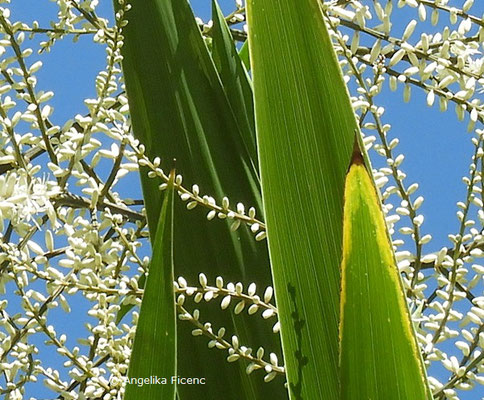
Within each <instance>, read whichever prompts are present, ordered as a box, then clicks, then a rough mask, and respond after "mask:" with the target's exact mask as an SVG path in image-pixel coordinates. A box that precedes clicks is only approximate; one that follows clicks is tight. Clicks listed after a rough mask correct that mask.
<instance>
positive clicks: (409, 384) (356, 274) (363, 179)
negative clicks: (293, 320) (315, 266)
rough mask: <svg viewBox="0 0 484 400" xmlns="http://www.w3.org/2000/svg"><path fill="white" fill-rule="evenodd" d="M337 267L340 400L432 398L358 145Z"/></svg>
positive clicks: (348, 181) (348, 186) (349, 179)
mask: <svg viewBox="0 0 484 400" xmlns="http://www.w3.org/2000/svg"><path fill="white" fill-rule="evenodd" d="M341 270H342V281H341V313H340V316H341V320H340V346H341V350H340V351H341V354H340V362H341V369H340V373H341V400H359V399H374V400H379V399H380V400H386V399H395V400H407V399H432V395H431V392H430V389H429V387H428V384H427V380H426V375H425V368H424V365H423V362H422V359H421V356H420V352H419V349H418V344H417V340H416V337H415V334H414V331H413V327H412V323H411V319H410V314H409V312H408V309H407V304H406V300H405V295H404V291H403V285H402V282H401V279H400V274H399V272H398V268H397V265H396V262H395V257H394V254H393V250H392V245H391V241H390V238H389V235H388V233H387V228H386V225H385V220H384V216H383V212H382V210H381V203H380V199H379V197H378V194H377V191H376V188H375V186H374V183H373V180H372V178H371V176H370V175H369V173H368V170H367V169H366V167H365V165H364V162H363V158H362V155H361V152H360V150H359V147H358V146H357V143H356V142H355V151H354V155H353V160H352V163H351V166H350V169H349V171H348V175H347V177H346V185H345V205H344V223H343V260H342V263H341Z"/></svg>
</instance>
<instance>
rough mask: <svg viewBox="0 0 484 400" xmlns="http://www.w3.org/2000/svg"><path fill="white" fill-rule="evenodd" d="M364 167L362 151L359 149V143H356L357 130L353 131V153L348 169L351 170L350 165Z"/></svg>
mask: <svg viewBox="0 0 484 400" xmlns="http://www.w3.org/2000/svg"><path fill="white" fill-rule="evenodd" d="M354 164H356V165H363V166H365V167H366V165H365V159H364V158H363V151H362V150H361V147H360V142H359V141H358V130H357V129H355V140H354V142H353V153H352V155H351V160H350V165H349V166H348V169H349V168H351V166H352V165H354Z"/></svg>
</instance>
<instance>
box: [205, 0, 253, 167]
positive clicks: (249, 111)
mask: <svg viewBox="0 0 484 400" xmlns="http://www.w3.org/2000/svg"><path fill="white" fill-rule="evenodd" d="M212 20H213V27H212V57H213V60H214V63H215V67H216V68H217V71H218V73H219V76H220V80H221V81H222V84H223V86H224V90H225V93H226V94H227V98H228V100H229V102H230V105H231V107H232V110H233V112H234V116H235V118H236V119H237V123H238V124H239V126H241V127H243V128H242V129H241V131H242V132H243V133H245V135H246V136H245V137H244V142H245V144H246V146H247V150H248V152H249V154H250V157H251V159H253V160H254V162H257V150H256V138H255V118H254V100H253V93H252V85H251V82H250V79H249V76H248V74H247V71H246V70H245V67H244V65H243V63H242V60H241V59H240V57H239V53H238V52H237V49H236V48H235V45H234V42H233V39H232V35H231V33H230V29H229V27H228V25H227V22H226V21H225V18H224V15H223V14H222V11H221V10H220V7H219V6H218V4H217V2H216V1H215V0H213V1H212Z"/></svg>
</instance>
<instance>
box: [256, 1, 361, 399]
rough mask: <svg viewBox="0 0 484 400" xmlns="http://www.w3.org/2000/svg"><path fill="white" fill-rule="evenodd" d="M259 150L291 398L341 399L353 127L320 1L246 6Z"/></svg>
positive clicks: (261, 3)
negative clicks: (346, 202) (345, 225)
mask: <svg viewBox="0 0 484 400" xmlns="http://www.w3.org/2000/svg"><path fill="white" fill-rule="evenodd" d="M247 6H248V22H249V46H250V57H251V66H252V74H253V85H254V94H255V113H256V127H257V142H258V150H259V161H260V170H261V180H262V192H263V199H264V208H265V214H266V224H267V228H268V230H267V232H268V242H269V248H270V256H271V265H272V270H273V277H274V286H275V294H276V300H277V306H278V309H279V315H280V321H281V335H282V344H283V350H284V361H285V368H286V374H287V379H288V383H289V389H290V395H291V398H292V399H318V400H323V399H329V400H334V399H337V398H338V396H339V385H338V380H339V377H338V321H339V318H338V315H339V287H340V260H341V251H342V233H343V232H342V221H343V190H344V179H345V174H346V170H347V166H348V161H349V159H350V156H351V148H352V143H353V136H354V134H353V132H354V130H355V128H356V123H355V118H354V114H353V110H352V107H351V104H350V101H349V96H348V94H347V89H346V86H345V84H344V82H343V77H342V74H341V71H340V68H339V65H338V61H337V59H336V55H335V53H334V50H333V46H332V44H331V41H330V38H329V35H328V32H327V29H326V27H325V25H324V21H323V18H322V15H321V11H320V9H319V2H318V1H317V0H299V1H297V2H296V1H294V0H279V1H274V0H249V1H248V2H247Z"/></svg>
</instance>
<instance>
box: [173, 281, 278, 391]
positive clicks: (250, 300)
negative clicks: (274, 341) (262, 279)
mask: <svg viewBox="0 0 484 400" xmlns="http://www.w3.org/2000/svg"><path fill="white" fill-rule="evenodd" d="M199 282H200V287H193V286H188V283H187V281H186V280H185V278H183V277H179V278H178V280H177V282H175V293H178V297H177V300H176V305H177V309H178V312H179V315H178V317H179V319H180V320H182V321H189V322H191V323H192V324H193V325H195V329H193V330H192V335H193V336H201V335H204V336H206V337H208V338H209V339H210V341H209V342H208V347H209V348H217V349H219V350H227V351H228V356H227V361H228V362H234V361H237V360H239V359H244V360H246V361H248V365H247V368H246V372H247V374H251V373H252V372H253V371H255V370H257V369H263V370H264V371H265V373H266V375H265V376H264V381H265V382H270V381H272V380H273V379H274V378H275V377H276V376H277V375H284V367H283V366H280V365H278V357H277V355H276V354H275V353H270V356H269V361H265V360H263V356H264V348H262V347H259V349H258V350H257V352H256V356H253V355H252V349H251V348H250V347H246V346H241V345H240V343H239V338H238V337H237V336H236V335H233V336H232V338H231V340H230V341H227V340H225V339H224V335H225V331H226V330H225V328H223V327H222V328H219V329H218V331H217V333H216V334H215V333H214V331H213V328H212V324H211V323H210V322H206V323H202V322H200V310H199V309H194V310H193V312H189V311H188V310H187V308H186V305H185V300H186V298H187V297H193V300H194V302H195V303H200V302H201V301H202V300H204V301H205V302H209V301H211V300H212V299H215V298H217V297H222V301H221V303H220V307H221V308H222V309H223V310H224V309H226V308H227V307H228V306H229V305H230V302H231V300H233V299H234V300H236V301H237V304H236V306H235V308H234V313H235V314H240V313H241V312H242V311H243V309H244V308H245V306H246V304H250V306H249V307H248V309H247V312H248V314H249V315H253V314H255V313H257V311H259V310H260V309H262V310H263V311H262V318H264V319H269V318H271V317H273V316H276V315H277V309H276V308H275V307H274V306H273V305H272V304H270V301H271V299H272V296H273V294H274V291H273V289H272V287H271V286H268V287H267V288H266V289H265V291H264V296H263V300H261V298H260V297H259V296H258V295H256V290H257V288H256V284H255V283H251V284H250V285H249V287H248V288H247V294H245V293H243V285H242V283H241V282H238V283H236V284H233V283H231V282H230V283H228V284H227V286H226V287H224V282H223V278H222V277H220V276H218V277H217V279H216V280H215V286H210V285H208V284H207V277H206V276H205V274H203V273H201V274H200V275H199ZM279 329H280V324H279V321H277V322H276V323H275V324H274V326H273V328H272V330H273V332H274V333H278V332H279Z"/></svg>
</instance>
